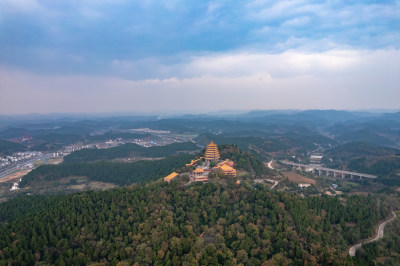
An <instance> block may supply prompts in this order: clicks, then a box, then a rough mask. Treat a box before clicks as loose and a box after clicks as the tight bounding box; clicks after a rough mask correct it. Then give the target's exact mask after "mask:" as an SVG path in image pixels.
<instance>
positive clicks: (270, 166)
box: [268, 160, 275, 170]
mask: <svg viewBox="0 0 400 266" xmlns="http://www.w3.org/2000/svg"><path fill="white" fill-rule="evenodd" d="M268 168H269V169H272V170H274V169H275V168H273V167H272V160H271V161H270V162H269V163H268Z"/></svg>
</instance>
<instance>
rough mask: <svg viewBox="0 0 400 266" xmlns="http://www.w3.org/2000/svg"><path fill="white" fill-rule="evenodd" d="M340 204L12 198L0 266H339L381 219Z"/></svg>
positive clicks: (216, 191) (239, 191)
mask: <svg viewBox="0 0 400 266" xmlns="http://www.w3.org/2000/svg"><path fill="white" fill-rule="evenodd" d="M343 200H345V201H346V204H343V203H342V202H341V201H340V200H339V199H338V198H332V197H313V198H307V199H301V198H297V197H295V196H291V195H290V194H286V193H273V192H270V191H269V190H267V189H265V188H264V187H263V186H257V187H256V189H254V188H253V187H247V186H241V187H237V186H236V185H235V184H231V185H230V186H229V187H225V188H224V187H221V186H219V185H215V184H212V183H210V184H205V185H204V184H194V185H191V186H189V187H185V186H181V185H178V183H176V182H172V183H171V184H169V185H168V184H166V183H163V182H160V183H154V184H152V185H147V186H136V187H131V188H123V189H117V190H111V191H105V192H84V193H80V194H73V195H67V196H52V198H51V200H48V198H40V197H39V198H38V197H28V198H26V197H24V198H17V199H14V200H10V201H8V202H6V203H3V204H1V205H0V217H3V216H4V217H7V219H8V221H7V222H5V223H4V224H3V225H1V226H0V265H7V264H15V265H18V264H23V263H26V264H29V265H31V264H34V263H35V262H43V263H46V264H56V265H87V264H90V263H94V262H101V263H105V264H108V263H111V265H116V264H117V262H127V263H129V264H133V263H139V264H141V265H162V264H163V265H165V264H174V265H196V264H201V265H216V264H221V265H226V264H227V265H234V264H239V263H243V264H245V265H246V264H247V265H260V264H261V263H263V262H268V263H270V264H271V265H279V264H281V265H282V264H283V265H287V264H295V265H303V264H325V265H326V264H336V265H343V264H344V263H345V262H350V261H351V260H352V259H350V258H349V257H346V253H347V246H348V245H349V244H350V243H354V241H355V240H357V239H358V238H360V237H365V236H368V235H369V234H371V233H372V231H373V227H374V225H375V224H376V223H377V221H378V220H379V219H382V218H383V217H384V216H386V215H387V214H388V211H389V210H387V209H385V208H384V207H383V206H384V205H383V204H381V205H380V206H381V207H380V208H379V209H378V208H377V206H378V205H377V200H376V199H375V198H373V197H363V196H352V197H349V198H347V197H346V198H344V199H343ZM32 201H34V202H35V204H32ZM28 208H29V210H27V209H28ZM11 209H13V210H17V209H21V214H18V212H16V211H11V214H10V210H11ZM3 220H4V219H3Z"/></svg>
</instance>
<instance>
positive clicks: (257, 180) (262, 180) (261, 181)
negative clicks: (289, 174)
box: [254, 179, 280, 190]
mask: <svg viewBox="0 0 400 266" xmlns="http://www.w3.org/2000/svg"><path fill="white" fill-rule="evenodd" d="M264 181H268V182H271V183H274V184H273V185H272V187H270V188H269V189H270V190H272V189H273V188H274V187H276V185H278V184H279V182H280V181H276V180H272V179H254V183H264Z"/></svg>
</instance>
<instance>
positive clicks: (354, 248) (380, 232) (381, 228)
mask: <svg viewBox="0 0 400 266" xmlns="http://www.w3.org/2000/svg"><path fill="white" fill-rule="evenodd" d="M392 213H393V217H392V218H390V219H388V220H386V221H384V222H382V223H381V224H380V225H379V228H378V234H377V235H376V237H375V238H373V239H371V240H368V241H365V242H361V243H358V244H356V245H354V246H352V247H351V248H350V249H349V255H350V256H352V257H354V256H355V255H356V251H357V249H359V248H361V246H362V245H363V244H368V243H372V242H375V241H378V240H379V239H382V238H383V235H384V230H385V226H386V224H387V223H389V222H391V221H393V220H394V219H396V213H395V212H394V211H392Z"/></svg>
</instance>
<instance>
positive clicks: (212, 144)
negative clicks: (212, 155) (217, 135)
mask: <svg viewBox="0 0 400 266" xmlns="http://www.w3.org/2000/svg"><path fill="white" fill-rule="evenodd" d="M208 146H211V147H212V146H217V145H216V144H214V142H213V141H211V143H210V144H208Z"/></svg>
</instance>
